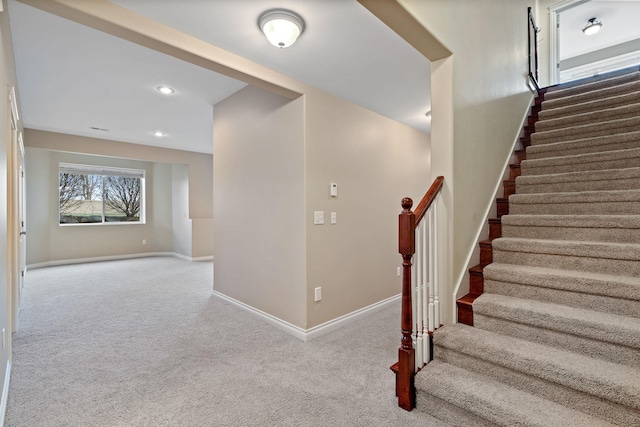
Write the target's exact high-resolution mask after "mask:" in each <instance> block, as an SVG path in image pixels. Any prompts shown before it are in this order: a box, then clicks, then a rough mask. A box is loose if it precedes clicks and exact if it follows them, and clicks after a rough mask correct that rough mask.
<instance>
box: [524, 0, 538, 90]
mask: <svg viewBox="0 0 640 427" xmlns="http://www.w3.org/2000/svg"><path fill="white" fill-rule="evenodd" d="M527 14H528V18H527V21H528V24H527V26H528V30H529V31H528V34H529V78H530V79H531V83H533V85H534V86H535V87H536V89H537V90H540V86H538V31H540V30H539V29H538V27H537V26H536V20H535V18H534V17H533V12H532V11H531V8H528V11H527Z"/></svg>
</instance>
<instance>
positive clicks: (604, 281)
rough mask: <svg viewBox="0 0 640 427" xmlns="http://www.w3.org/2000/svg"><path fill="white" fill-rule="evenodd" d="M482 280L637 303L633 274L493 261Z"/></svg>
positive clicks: (639, 295)
mask: <svg viewBox="0 0 640 427" xmlns="http://www.w3.org/2000/svg"><path fill="white" fill-rule="evenodd" d="M482 273H483V276H484V280H485V281H500V282H507V283H514V284H521V285H527V286H536V287H541V288H548V289H559V290H565V291H571V292H576V293H588V294H592V295H599V296H605V297H611V298H620V299H628V300H631V301H636V302H638V303H640V280H638V279H637V278H635V277H628V276H617V275H610V274H601V273H592V272H588V271H571V270H564V269H555V268H550V267H534V266H528V265H513V264H502V263H499V262H494V263H492V264H489V265H487V266H486V267H485V268H484V270H483V272H482Z"/></svg>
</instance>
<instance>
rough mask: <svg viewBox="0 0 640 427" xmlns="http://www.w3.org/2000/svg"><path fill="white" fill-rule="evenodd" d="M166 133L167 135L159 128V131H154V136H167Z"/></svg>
mask: <svg viewBox="0 0 640 427" xmlns="http://www.w3.org/2000/svg"><path fill="white" fill-rule="evenodd" d="M165 135H166V133H164V132H162V131H159V130H157V131H155V132H154V133H153V136H157V137H161V136H165Z"/></svg>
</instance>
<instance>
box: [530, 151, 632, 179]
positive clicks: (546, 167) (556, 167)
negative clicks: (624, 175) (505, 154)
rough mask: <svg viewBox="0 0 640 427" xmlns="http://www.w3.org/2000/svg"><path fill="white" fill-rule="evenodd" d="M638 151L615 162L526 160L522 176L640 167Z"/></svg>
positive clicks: (576, 159)
mask: <svg viewBox="0 0 640 427" xmlns="http://www.w3.org/2000/svg"><path fill="white" fill-rule="evenodd" d="M637 151H638V150H633V151H629V152H625V154H626V153H628V154H629V156H624V157H622V158H620V159H615V160H601V161H598V160H597V159H594V158H589V159H583V158H580V157H578V158H575V160H574V159H565V161H564V162H562V163H563V164H547V162H545V161H535V162H533V161H529V160H525V161H523V162H522V164H521V165H520V168H521V170H522V176H536V175H549V174H559V173H570V172H586V171H598V170H608V169H625V168H634V167H638V165H640V153H638V152H637Z"/></svg>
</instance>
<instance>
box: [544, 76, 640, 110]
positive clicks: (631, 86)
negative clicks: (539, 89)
mask: <svg viewBox="0 0 640 427" xmlns="http://www.w3.org/2000/svg"><path fill="white" fill-rule="evenodd" d="M638 90H640V80H634V81H631V82H627V83H623V84H619V85H615V86H609V87H604V88H600V89H597V90H592V91H587V92H581V93H577V94H575V95H569V96H563V97H559V98H556V99H548V98H549V97H550V96H552V95H551V93H547V94H545V100H544V101H542V109H543V110H546V109H550V108H558V107H562V106H565V105H572V104H579V103H582V102H587V101H592V100H594V99H606V98H610V97H614V96H617V95H624V94H625V93H630V92H636V91H638Z"/></svg>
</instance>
